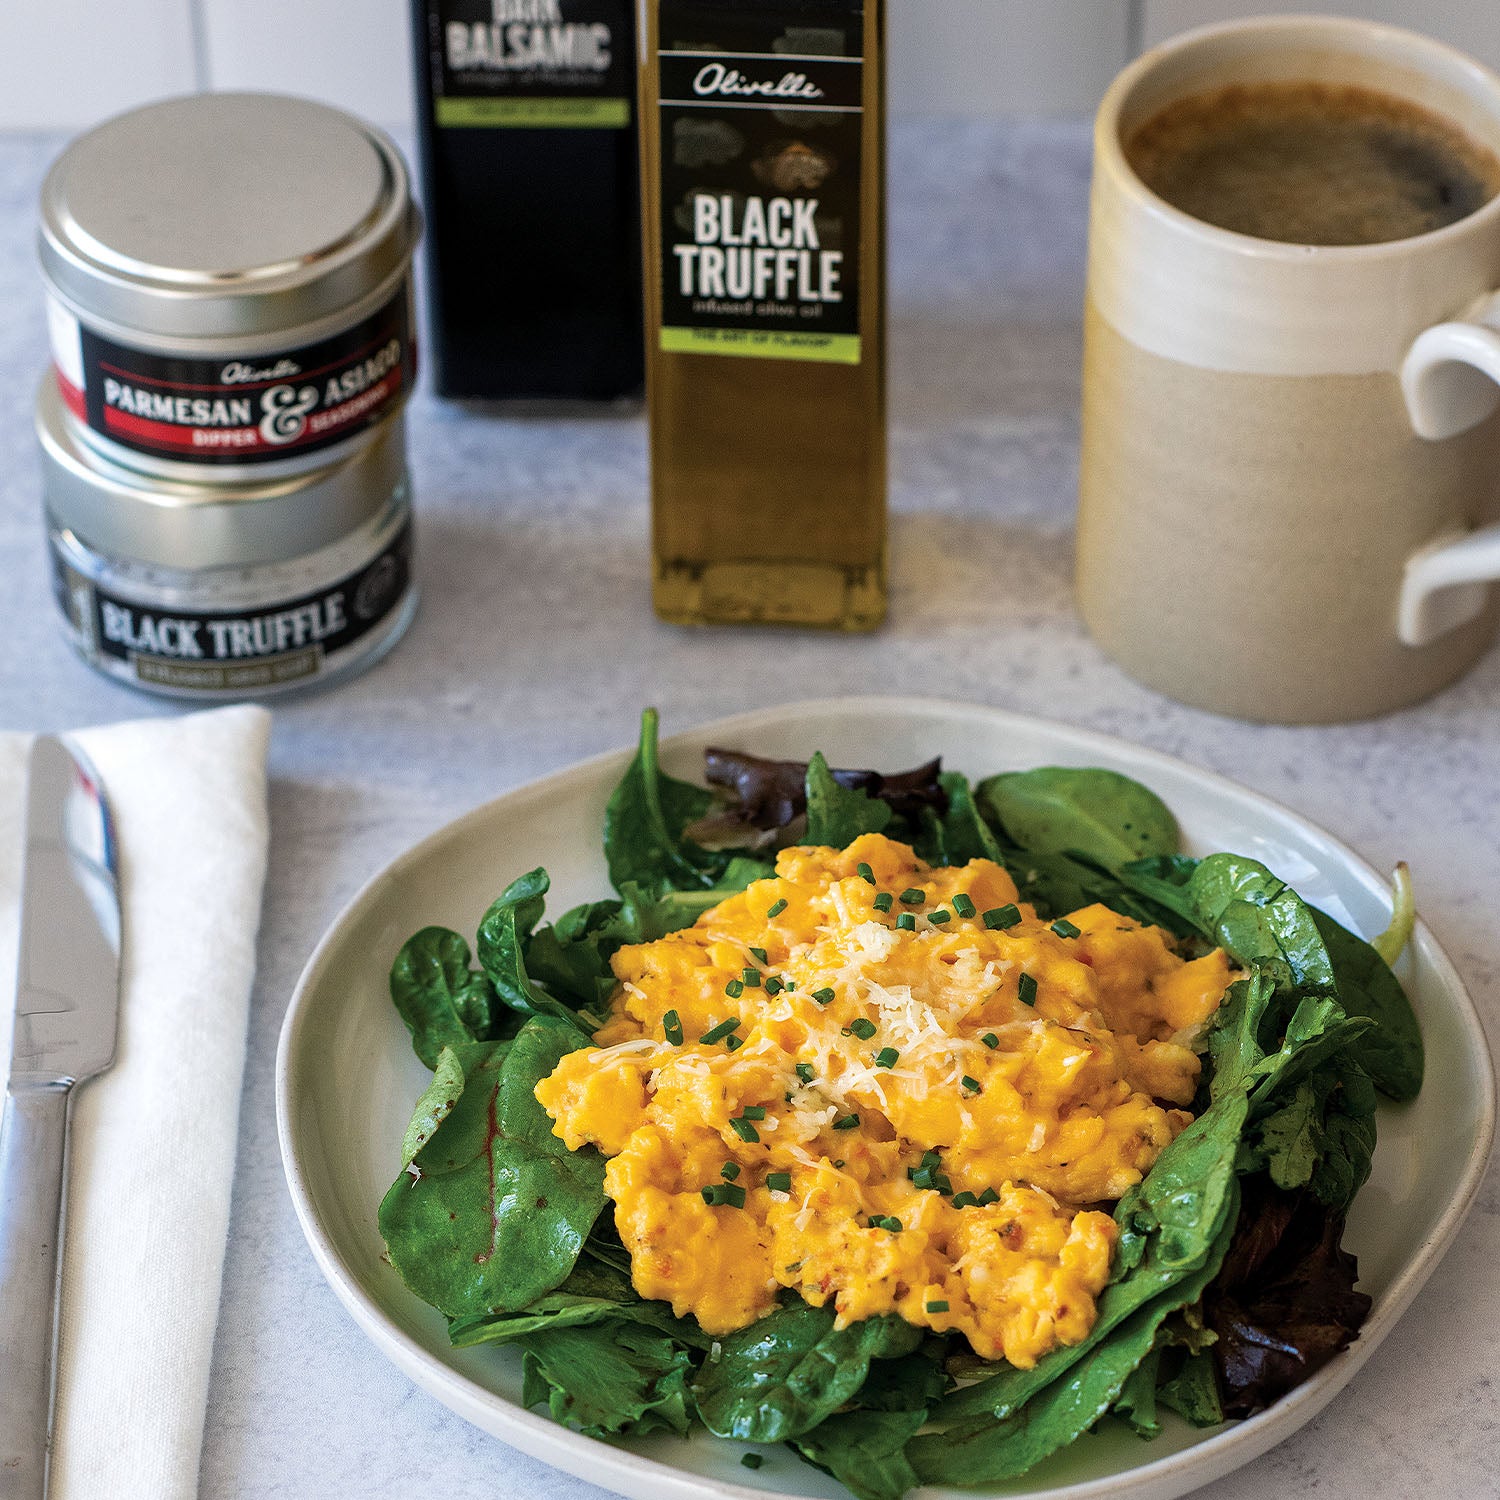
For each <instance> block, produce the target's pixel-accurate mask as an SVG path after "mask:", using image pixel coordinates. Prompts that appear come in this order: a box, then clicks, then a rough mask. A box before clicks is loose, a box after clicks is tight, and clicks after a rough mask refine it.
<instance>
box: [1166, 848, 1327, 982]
mask: <svg viewBox="0 0 1500 1500" xmlns="http://www.w3.org/2000/svg"><path fill="white" fill-rule="evenodd" d="M1187 893H1188V898H1189V899H1190V900H1191V901H1192V903H1193V907H1194V910H1195V911H1196V912H1197V915H1198V921H1199V925H1200V926H1201V927H1202V929H1203V930H1204V931H1205V932H1206V933H1207V934H1208V935H1209V937H1210V938H1211V939H1212V940H1213V941H1214V942H1215V943H1217V944H1218V945H1219V947H1221V948H1223V949H1224V950H1225V951H1226V952H1227V953H1228V954H1229V955H1230V956H1231V957H1232V958H1233V959H1234V960H1235V961H1236V962H1237V963H1239V964H1243V965H1249V964H1251V963H1260V964H1271V963H1279V964H1281V965H1282V966H1284V968H1285V970H1286V973H1287V975H1288V976H1289V978H1290V983H1291V984H1292V985H1293V986H1294V987H1296V988H1297V989H1301V990H1316V991H1320V992H1322V993H1324V994H1328V993H1331V992H1332V991H1333V990H1334V987H1335V986H1334V974H1333V962H1332V960H1331V959H1330V958H1329V956H1328V949H1327V948H1326V947H1324V945H1323V938H1322V935H1321V934H1320V933H1319V931H1318V925H1317V922H1316V921H1315V920H1314V919H1313V914H1312V908H1311V907H1310V906H1308V905H1307V903H1306V902H1305V901H1304V900H1303V899H1302V898H1301V897H1300V896H1299V895H1298V894H1297V893H1296V891H1294V890H1293V889H1292V888H1291V886H1289V885H1288V884H1287V883H1286V882H1285V881H1284V880H1282V879H1280V878H1279V877H1277V876H1275V875H1273V874H1272V873H1271V872H1270V871H1269V870H1268V869H1267V868H1266V867H1265V866H1264V865H1263V864H1261V863H1260V862H1259V860H1254V859H1250V858H1248V857H1247V856H1245V855H1243V854H1210V855H1208V856H1207V858H1205V859H1202V860H1200V861H1199V862H1198V866H1197V868H1196V869H1195V870H1194V871H1193V873H1192V875H1191V876H1190V877H1189V879H1188V883H1187Z"/></svg>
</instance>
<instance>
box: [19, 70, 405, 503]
mask: <svg viewBox="0 0 1500 1500" xmlns="http://www.w3.org/2000/svg"><path fill="white" fill-rule="evenodd" d="M419 232H420V219H419V216H418V214H417V211H416V209H415V207H414V206H413V204H412V199H411V189H410V180H409V176H408V173H407V169H406V165H405V163H404V162H403V160H402V158H401V154H400V152H398V151H397V149H396V147H395V146H394V145H393V144H392V143H391V141H389V140H388V139H387V138H386V137H385V136H384V135H383V134H381V133H380V132H379V131H377V130H374V129H372V128H371V127H369V126H367V125H365V124H362V123H361V122H360V121H358V120H355V119H354V118H352V117H351V116H349V115H346V114H344V113H342V112H341V111H339V110H335V109H330V108H328V107H326V106H324V105H321V104H314V103H312V102H311V101H309V100H306V99H293V98H284V97H280V96H278V95H274V94H197V95H192V96H189V97H187V98H181V99H169V100H166V101H165V102H163V103H160V104H152V105H148V106H147V107H145V108H143V109H137V110H132V111H131V112H129V113H128V114H123V115H120V116H117V117H116V118H115V119H112V120H108V121H106V122H105V123H104V124H102V125H100V126H98V127H97V128H95V129H93V130H90V131H88V132H87V133H86V134H84V135H82V136H80V137H79V138H78V139H77V140H75V141H74V142H73V143H72V144H71V145H69V146H68V147H67V149H66V150H65V151H64V152H63V154H62V155H61V156H60V157H59V158H58V160H57V161H56V162H55V163H54V165H53V167H52V169H51V171H50V172H49V173H48V174H47V178H46V181H45V183H44V184H43V187H42V202H41V233H40V254H41V263H42V272H43V276H44V278H45V281H46V287H47V311H48V322H49V328H50V334H51V343H52V358H53V366H54V375H55V378H56V382H57V389H58V393H59V395H60V396H61V398H62V400H63V404H64V406H65V407H66V409H67V411H68V413H69V415H70V417H71V418H72V420H73V421H75V422H76V423H77V424H78V426H79V428H80V429H81V432H82V435H83V436H84V437H85V439H86V440H87V441H88V442H90V443H91V444H93V445H94V446H95V447H97V448H98V449H99V450H100V451H101V452H104V453H105V454H107V455H108V456H109V457H110V458H112V459H113V460H115V461H117V462H123V463H127V464H130V465H133V466H134V467H137V468H141V469H146V470H149V471H152V472H155V473H160V474H170V475H172V476H173V477H176V478H182V477H191V476H192V475H194V474H196V475H197V476H199V477H202V478H203V479H205V480H206V481H209V482H216V483H217V482H224V481H226V480H234V479H239V478H244V477H246V476H248V475H256V476H259V477H265V476H266V475H268V474H271V473H290V472H293V471H296V470H300V469H306V468H311V467H314V466H316V465H318V464H320V463H324V462H327V461H328V460H329V459H331V458H332V457H334V456H335V454H336V453H337V452H338V451H340V450H345V449H347V448H348V447H349V446H350V445H352V444H354V443H356V442H358V441H360V440H361V439H362V438H365V437H366V436H367V435H368V434H369V433H370V431H371V430H372V429H373V428H375V427H376V426H378V425H379V424H380V423H381V422H382V421H385V420H388V419H389V418H391V417H392V416H394V415H395V414H396V413H397V412H398V411H399V410H400V408H401V405H402V403H403V402H404V401H405V399H406V396H407V394H408V392H409V391H410V390H411V386H412V382H413V379H414V377H415V374H416V353H415V344H414V340H413V321H412V303H411V287H410V268H411V257H412V250H413V248H414V246H415V244H416V241H417V237H418V234H419Z"/></svg>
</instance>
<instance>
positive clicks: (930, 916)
mask: <svg viewBox="0 0 1500 1500" xmlns="http://www.w3.org/2000/svg"><path fill="white" fill-rule="evenodd" d="M927 920H928V921H929V922H931V923H932V925H933V926H934V927H941V926H942V925H943V923H944V922H951V921H952V920H953V913H952V912H951V911H930V912H928V913H927Z"/></svg>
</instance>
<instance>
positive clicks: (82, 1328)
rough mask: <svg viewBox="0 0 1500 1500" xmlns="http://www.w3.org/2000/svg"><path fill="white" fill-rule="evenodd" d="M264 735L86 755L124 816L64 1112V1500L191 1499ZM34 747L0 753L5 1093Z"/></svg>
mask: <svg viewBox="0 0 1500 1500" xmlns="http://www.w3.org/2000/svg"><path fill="white" fill-rule="evenodd" d="M269 733H270V716H269V715H268V714H267V713H266V712H265V710H264V709H260V708H252V707H236V708H226V709H218V710H214V711H212V712H208V713H199V714H192V715H189V716H187V717H185V718H171V719H152V720H146V721H142V722H140V723H130V724H116V725H111V726H109V727H106V728H100V729H90V730H86V731H83V732H82V733H80V734H79V735H78V736H77V740H78V743H79V744H80V745H81V746H82V747H83V749H84V750H85V751H86V752H87V753H88V755H89V756H90V757H91V758H92V759H93V761H94V763H95V765H96V766H97V767H98V769H99V773H100V776H101V779H102V780H103V782H104V785H105V788H106V790H107V792H108V794H109V800H110V805H111V807H112V808H113V809H114V814H115V820H116V832H117V835H118V840H119V847H120V851H121V865H122V871H121V874H122V879H121V893H120V894H121V905H122V908H123V915H124V962H123V969H122V996H121V1006H120V1029H119V1048H118V1054H117V1057H116V1061H115V1066H114V1067H113V1068H112V1069H111V1070H110V1071H109V1072H108V1073H105V1074H104V1075H103V1076H102V1077H100V1078H98V1079H96V1080H95V1081H94V1082H92V1083H90V1084H87V1085H85V1086H84V1087H82V1088H81V1089H80V1090H79V1094H78V1098H77V1100H76V1102H75V1107H74V1115H73V1133H72V1146H71V1149H72V1164H71V1168H70V1173H69V1185H68V1210H67V1244H66V1249H65V1251H64V1260H63V1279H62V1324H61V1335H60V1345H59V1350H58V1361H59V1362H58V1389H57V1420H56V1425H55V1429H54V1446H53V1467H52V1475H53V1481H52V1495H53V1496H54V1497H55V1500H192V1497H194V1496H196V1495H197V1492H198V1460H199V1453H200V1450H201V1448H202V1443H203V1418H204V1410H205V1406H206V1403H207V1399H208V1373H209V1363H210V1360H211V1357H212V1354H213V1339H214V1325H215V1322H216V1321H217V1318H218V1311H219V1284H220V1280H221V1277H222V1273H223V1265H224V1245H225V1240H226V1238H227V1236H228V1231H229V1193H230V1182H231V1179H232V1177H233V1174H234V1157H235V1137H236V1133H237V1122H238V1119H239V1102H240V1080H241V1075H242V1073H243V1071H244V1062H245V1029H246V1020H247V1017H248V1012H249V1003H250V982H251V979H252V977H253V976H254V972H255V936H256V929H257V927H258V925H259V922H260V898H261V887H262V884H263V882H264V879H265V868H266V836H267V819H266V743H267V740H268V738H269ZM29 744H30V737H29V736H27V735H21V734H0V1077H3V1075H4V1073H5V1071H6V1070H7V1069H8V1066H9V1059H10V1031H11V1029H12V1004H11V996H12V994H13V991H12V977H13V976H14V974H15V972H16V933H17V922H16V917H17V907H18V901H19V895H20V863H21V858H20V856H21V809H22V788H23V785H24V781H25V771H26V754H27V748H28V746H29Z"/></svg>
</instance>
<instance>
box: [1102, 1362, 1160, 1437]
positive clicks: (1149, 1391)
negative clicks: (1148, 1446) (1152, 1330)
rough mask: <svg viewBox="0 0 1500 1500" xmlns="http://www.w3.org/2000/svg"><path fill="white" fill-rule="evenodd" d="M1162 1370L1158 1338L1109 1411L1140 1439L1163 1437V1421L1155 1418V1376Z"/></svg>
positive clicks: (1133, 1371)
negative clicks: (1127, 1425)
mask: <svg viewBox="0 0 1500 1500" xmlns="http://www.w3.org/2000/svg"><path fill="white" fill-rule="evenodd" d="M1160 1367H1161V1339H1160V1338H1159V1337H1158V1338H1157V1340H1156V1343H1155V1344H1154V1345H1153V1346H1152V1348H1151V1350H1150V1352H1149V1353H1148V1354H1147V1355H1146V1357H1145V1359H1143V1360H1142V1361H1141V1362H1140V1364H1138V1365H1137V1366H1136V1367H1135V1369H1133V1370H1132V1371H1131V1372H1130V1374H1129V1375H1127V1376H1126V1377H1125V1384H1124V1385H1122V1386H1121V1387H1120V1394H1119V1395H1118V1396H1116V1397H1115V1404H1114V1405H1113V1406H1112V1407H1111V1408H1110V1410H1111V1412H1112V1413H1113V1414H1114V1415H1115V1416H1117V1417H1118V1418H1119V1419H1120V1420H1121V1421H1122V1422H1128V1423H1129V1424H1130V1426H1131V1427H1132V1428H1133V1429H1134V1431H1135V1435H1136V1436H1137V1437H1138V1438H1145V1439H1147V1441H1149V1440H1150V1439H1152V1438H1158V1437H1160V1436H1161V1419H1160V1418H1159V1417H1158V1416H1157V1415H1156V1376H1157V1371H1158V1370H1159V1369H1160Z"/></svg>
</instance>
